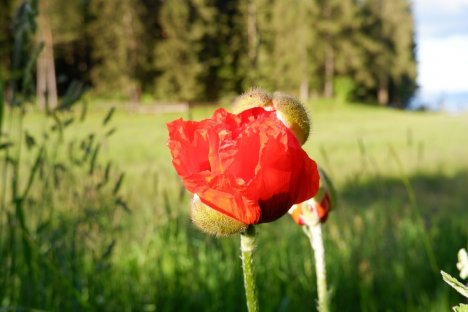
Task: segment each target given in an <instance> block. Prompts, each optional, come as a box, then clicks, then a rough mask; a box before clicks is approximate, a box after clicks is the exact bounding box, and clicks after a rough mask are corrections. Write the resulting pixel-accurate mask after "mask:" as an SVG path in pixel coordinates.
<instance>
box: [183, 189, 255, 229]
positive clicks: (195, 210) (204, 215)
mask: <svg viewBox="0 0 468 312" xmlns="http://www.w3.org/2000/svg"><path fill="white" fill-rule="evenodd" d="M190 213H191V217H192V221H193V223H194V224H195V225H196V226H197V227H198V228H199V229H200V230H202V231H203V232H205V233H208V234H211V235H215V236H228V235H233V234H237V233H242V232H244V231H245V230H246V229H247V227H248V225H247V224H244V223H242V222H240V221H237V220H235V219H233V218H231V217H229V216H226V215H224V214H222V213H221V212H219V211H217V210H215V209H213V208H210V207H209V206H207V205H205V204H204V203H203V202H202V201H201V200H200V197H198V195H196V194H195V195H194V197H193V200H192V206H191V209H190Z"/></svg>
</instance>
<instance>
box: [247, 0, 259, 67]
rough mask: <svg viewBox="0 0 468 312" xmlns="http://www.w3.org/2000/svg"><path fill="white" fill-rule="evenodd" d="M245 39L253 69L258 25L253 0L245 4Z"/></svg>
mask: <svg viewBox="0 0 468 312" xmlns="http://www.w3.org/2000/svg"><path fill="white" fill-rule="evenodd" d="M247 40H248V47H249V50H248V55H249V62H250V66H251V67H252V68H251V69H252V70H255V69H256V68H257V58H258V25H257V6H256V3H255V0H248V4H247Z"/></svg>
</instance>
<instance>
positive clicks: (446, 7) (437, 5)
mask: <svg viewBox="0 0 468 312" xmlns="http://www.w3.org/2000/svg"><path fill="white" fill-rule="evenodd" d="M413 3H414V5H415V6H416V10H418V11H434V12H436V11H437V12H440V11H443V12H446V13H456V12H457V11H459V10H461V9H463V8H467V7H468V0H414V1H413Z"/></svg>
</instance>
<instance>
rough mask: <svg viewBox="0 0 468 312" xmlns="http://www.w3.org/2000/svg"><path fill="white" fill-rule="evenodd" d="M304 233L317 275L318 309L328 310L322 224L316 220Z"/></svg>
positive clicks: (320, 311)
mask: <svg viewBox="0 0 468 312" xmlns="http://www.w3.org/2000/svg"><path fill="white" fill-rule="evenodd" d="M306 234H307V236H308V237H309V240H310V244H311V246H312V249H313V250H314V259H315V274H316V275H317V292H318V311H319V312H328V311H329V310H330V308H329V298H328V289H327V270H326V268H325V249H324V247H323V238H322V225H321V224H320V222H317V223H316V224H314V225H310V226H307V230H306Z"/></svg>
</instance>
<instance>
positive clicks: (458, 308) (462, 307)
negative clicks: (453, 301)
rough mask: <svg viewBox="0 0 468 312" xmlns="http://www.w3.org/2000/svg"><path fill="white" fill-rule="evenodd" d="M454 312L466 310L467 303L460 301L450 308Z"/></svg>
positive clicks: (465, 311)
mask: <svg viewBox="0 0 468 312" xmlns="http://www.w3.org/2000/svg"><path fill="white" fill-rule="evenodd" d="M452 309H453V311H455V312H468V304H463V303H460V304H459V305H457V306H455V307H453V308H452Z"/></svg>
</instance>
